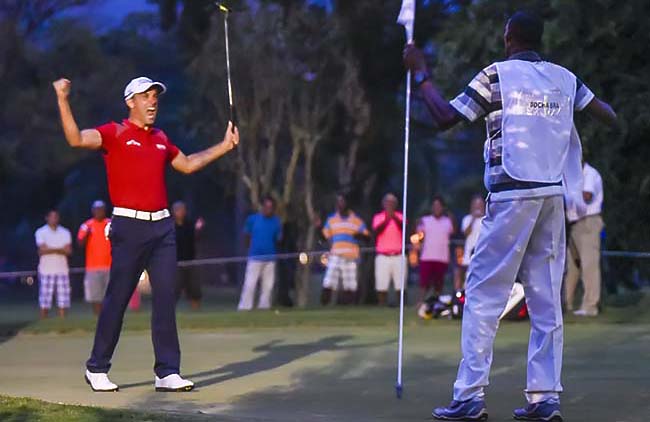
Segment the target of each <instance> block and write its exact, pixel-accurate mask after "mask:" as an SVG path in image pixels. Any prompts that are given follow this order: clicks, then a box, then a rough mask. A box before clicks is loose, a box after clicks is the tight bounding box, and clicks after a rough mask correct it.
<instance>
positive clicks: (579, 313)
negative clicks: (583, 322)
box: [573, 309, 598, 317]
mask: <svg viewBox="0 0 650 422" xmlns="http://www.w3.org/2000/svg"><path fill="white" fill-rule="evenodd" d="M573 315H575V316H581V317H595V316H598V311H587V310H584V309H578V310H577V311H573Z"/></svg>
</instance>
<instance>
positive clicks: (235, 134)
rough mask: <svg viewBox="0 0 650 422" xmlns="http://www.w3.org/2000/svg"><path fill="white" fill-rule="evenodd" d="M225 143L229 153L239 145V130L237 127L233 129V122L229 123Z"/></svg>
mask: <svg viewBox="0 0 650 422" xmlns="http://www.w3.org/2000/svg"><path fill="white" fill-rule="evenodd" d="M223 143H224V145H225V146H226V148H227V149H228V151H230V150H231V149H233V148H235V147H236V146H237V145H238V144H239V129H237V126H235V127H234V128H233V125H232V122H228V128H227V129H226V136H224V138H223Z"/></svg>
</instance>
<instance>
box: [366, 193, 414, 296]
mask: <svg viewBox="0 0 650 422" xmlns="http://www.w3.org/2000/svg"><path fill="white" fill-rule="evenodd" d="M382 205H383V207H384V209H383V211H381V212H378V213H377V214H375V216H374V217H373V218H372V231H373V233H374V235H375V250H376V252H377V256H376V257H375V290H376V291H377V303H378V304H379V305H385V304H386V302H387V299H388V289H389V288H390V284H391V282H392V283H393V287H394V289H395V292H396V293H397V294H398V295H399V294H400V291H401V290H402V289H403V288H404V280H405V279H406V274H407V273H408V267H407V266H406V260H405V259H402V257H401V254H402V219H403V217H402V213H401V212H399V211H396V209H397V197H396V196H395V195H393V194H392V193H388V194H386V195H385V196H384V199H383V200H382ZM402 265H404V269H403V270H402ZM402 271H404V272H403V273H402Z"/></svg>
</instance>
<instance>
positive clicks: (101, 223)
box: [77, 200, 111, 315]
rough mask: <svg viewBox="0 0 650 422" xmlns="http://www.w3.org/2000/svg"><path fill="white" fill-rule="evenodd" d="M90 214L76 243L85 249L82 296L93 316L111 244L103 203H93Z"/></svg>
mask: <svg viewBox="0 0 650 422" xmlns="http://www.w3.org/2000/svg"><path fill="white" fill-rule="evenodd" d="M90 212H91V213H92V216H93V217H92V218H91V219H89V220H86V222H85V223H83V224H82V225H81V227H79V232H78V233H77V242H78V244H79V246H81V247H82V248H85V249H86V274H85V276H84V296H85V298H86V302H88V303H90V304H91V305H92V308H93V312H94V314H95V315H99V313H100V312H101V310H102V301H103V300H104V295H105V294H106V288H107V287H108V281H109V276H110V270H111V242H110V241H109V240H108V237H107V235H108V233H107V231H108V229H107V227H110V226H109V224H110V222H111V220H110V219H108V218H106V204H105V203H104V201H99V200H98V201H95V202H93V204H92V207H91V209H90Z"/></svg>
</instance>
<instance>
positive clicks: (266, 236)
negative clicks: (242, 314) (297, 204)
mask: <svg viewBox="0 0 650 422" xmlns="http://www.w3.org/2000/svg"><path fill="white" fill-rule="evenodd" d="M244 235H245V236H246V244H247V246H248V247H249V249H248V262H247V264H246V275H245V278H244V286H243V288H242V292H241V298H240V299H239V306H238V307H237V309H238V310H240V311H250V310H251V309H253V302H254V301H255V290H256V289H257V283H258V281H259V279H260V277H261V278H262V285H261V291H260V297H259V303H258V306H257V307H258V308H259V309H269V308H270V307H271V294H272V293H273V285H274V284H275V260H276V258H275V255H276V254H277V247H278V243H279V242H280V241H281V240H282V223H281V222H280V219H279V218H278V217H277V216H276V215H275V200H274V199H273V198H272V197H270V196H267V197H265V198H264V199H263V200H262V211H261V212H258V213H256V214H253V215H251V216H249V217H248V219H247V220H246V227H245V228H244Z"/></svg>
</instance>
